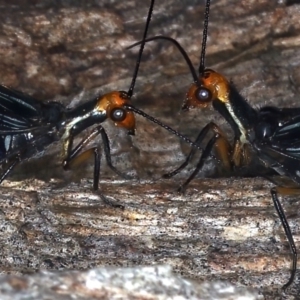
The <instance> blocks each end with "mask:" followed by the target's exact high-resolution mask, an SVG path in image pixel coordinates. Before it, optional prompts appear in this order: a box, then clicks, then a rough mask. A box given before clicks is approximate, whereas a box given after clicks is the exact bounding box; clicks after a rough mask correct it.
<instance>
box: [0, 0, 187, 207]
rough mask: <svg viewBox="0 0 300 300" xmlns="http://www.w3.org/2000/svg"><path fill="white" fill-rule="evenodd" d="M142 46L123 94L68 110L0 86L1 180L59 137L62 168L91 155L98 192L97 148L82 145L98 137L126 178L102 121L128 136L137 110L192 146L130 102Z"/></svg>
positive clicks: (119, 173) (108, 162)
mask: <svg viewBox="0 0 300 300" xmlns="http://www.w3.org/2000/svg"><path fill="white" fill-rule="evenodd" d="M154 2H155V1H154V0H151V4H150V8H149V12H148V17H147V21H146V25H145V30H144V34H143V40H145V38H146V36H147V31H148V27H149V23H150V20H151V15H152V11H153V6H154ZM143 48H144V43H142V44H141V47H140V51H139V54H138V58H137V62H136V67H135V70H134V74H133V78H132V82H131V85H130V87H129V90H128V92H124V91H112V92H110V93H107V94H105V95H102V96H99V97H96V98H94V99H92V100H90V101H88V102H86V103H83V104H81V105H79V106H77V107H75V108H72V109H68V108H66V107H65V106H63V105H62V104H60V103H58V102H54V101H50V102H47V103H43V102H41V101H39V100H37V99H34V98H32V97H30V96H28V95H25V94H23V93H21V92H19V91H15V90H12V89H10V88H7V87H5V86H0V165H1V167H2V169H3V170H4V172H3V173H2V175H0V183H2V182H3V180H4V179H6V178H7V176H8V175H9V174H10V173H11V172H12V170H13V169H14V168H15V167H16V166H17V165H18V164H19V163H20V162H21V161H23V160H26V159H28V158H31V157H33V156H34V155H36V154H37V153H40V152H41V151H43V150H44V149H45V148H46V147H47V146H49V145H50V144H52V143H53V142H55V141H59V140H62V144H63V147H62V156H63V159H62V166H63V168H64V169H65V170H67V169H70V168H71V167H72V166H74V165H76V164H79V163H80V162H81V161H83V160H85V159H87V158H89V157H91V156H94V174H93V189H94V190H98V187H99V177H100V162H101V148H100V146H95V147H92V148H89V149H87V150H85V149H84V148H85V146H87V145H88V144H89V142H90V141H92V140H93V139H95V137H96V136H98V135H100V136H101V138H102V142H103V150H104V154H105V158H106V161H107V164H108V166H109V167H110V168H111V169H112V170H113V171H114V172H115V173H116V174H118V175H119V176H121V177H123V178H126V179H129V178H130V177H129V176H128V175H126V174H123V173H121V172H120V171H119V170H118V169H117V168H115V167H114V166H113V164H112V160H111V155H110V142H109V139H108V136H107V134H106V132H105V130H104V128H103V126H102V125H101V124H102V123H103V122H104V121H105V120H107V119H110V120H112V121H113V122H114V123H115V125H116V126H119V127H123V128H125V129H127V130H128V134H131V135H133V134H134V132H135V117H134V113H137V114H140V115H141V116H143V117H145V118H147V119H149V120H150V121H152V122H154V123H156V124H158V125H160V126H162V127H163V128H165V129H167V130H168V131H170V132H172V133H174V134H175V135H177V136H178V137H180V138H183V139H184V140H186V141H187V142H188V143H191V144H192V141H190V140H189V139H187V138H185V137H184V136H181V135H180V134H179V133H178V132H176V131H175V130H173V129H172V128H170V127H168V126H166V125H164V124H163V123H161V122H160V121H158V120H157V119H155V118H153V117H151V116H149V115H147V114H146V113H144V112H143V111H141V110H139V109H137V108H135V107H134V106H132V105H131V104H130V99H131V97H132V95H133V90H134V86H135V82H136V78H137V74H138V69H139V65H140V61H141V58H142V53H143ZM93 125H96V126H95V128H93V130H92V131H91V132H90V133H89V134H88V135H87V136H86V137H85V138H84V139H82V140H81V141H80V142H79V143H78V145H76V146H75V147H73V141H74V138H75V137H76V136H77V135H78V134H79V133H81V132H83V131H85V130H86V129H87V128H89V127H91V126H93ZM99 195H100V197H101V198H102V200H103V201H104V202H105V203H107V204H109V205H114V206H118V207H120V205H116V204H113V203H112V202H111V201H110V200H109V199H107V198H106V197H105V196H104V195H103V194H102V193H101V192H99Z"/></svg>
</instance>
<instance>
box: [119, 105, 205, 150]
mask: <svg viewBox="0 0 300 300" xmlns="http://www.w3.org/2000/svg"><path fill="white" fill-rule="evenodd" d="M125 107H126V108H127V109H128V110H131V111H133V112H134V113H136V114H139V115H141V116H142V117H144V118H146V119H148V120H149V121H151V122H153V123H155V124H157V125H159V126H160V127H162V128H164V129H166V130H167V131H169V132H170V133H172V134H174V135H176V136H177V137H179V138H180V139H182V140H183V141H185V142H186V143H188V144H190V145H191V146H193V147H195V148H197V149H198V150H201V151H203V148H202V147H200V146H199V145H198V144H196V143H194V142H193V141H192V140H190V139H189V138H188V137H186V136H184V135H182V134H181V133H179V132H178V131H176V130H175V129H173V128H171V127H169V126H168V125H166V124H164V123H162V122H160V121H159V120H157V119H156V118H154V117H152V116H150V115H148V114H146V113H145V112H144V111H142V110H139V109H138V108H136V107H134V106H132V105H130V104H125Z"/></svg>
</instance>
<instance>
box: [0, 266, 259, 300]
mask: <svg viewBox="0 0 300 300" xmlns="http://www.w3.org/2000/svg"><path fill="white" fill-rule="evenodd" d="M0 282H1V291H0V296H1V299H2V300H6V299H7V300H8V299H15V300H22V299H29V298H30V299H36V300H38V299H58V300H59V299H82V300H83V299H108V300H113V299H124V300H125V299H128V300H133V299H139V300H155V299H160V300H164V299H166V300H167V299H178V300H180V299H191V300H193V299H195V300H196V299H200V300H210V299H211V300H256V299H257V300H258V299H262V298H261V297H260V296H258V295H257V293H255V292H253V291H251V290H250V289H247V288H245V287H236V286H233V285H231V284H228V283H225V282H220V281H219V282H212V283H203V284H199V285H197V284H194V283H192V282H190V281H188V280H184V279H182V278H181V277H179V276H176V275H174V274H172V272H171V270H170V267H167V266H157V267H137V268H123V269H120V268H117V269H116V268H100V269H93V270H90V271H87V272H78V271H77V272H75V271H73V272H70V271H69V272H66V271H65V272H59V273H58V272H55V273H54V272H49V271H44V272H41V273H38V274H36V275H32V276H27V277H24V276H7V277H5V278H1V277H0ZM33 286H34V288H33Z"/></svg>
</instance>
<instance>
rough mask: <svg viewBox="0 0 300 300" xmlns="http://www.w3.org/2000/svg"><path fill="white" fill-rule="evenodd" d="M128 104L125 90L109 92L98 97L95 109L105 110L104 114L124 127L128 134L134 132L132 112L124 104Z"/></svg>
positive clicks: (117, 124)
mask: <svg viewBox="0 0 300 300" xmlns="http://www.w3.org/2000/svg"><path fill="white" fill-rule="evenodd" d="M126 104H130V103H129V98H128V96H127V93H126V92H117V91H114V92H110V93H107V94H105V95H104V96H102V97H101V98H99V99H98V102H97V104H96V107H95V108H96V109H97V110H99V111H106V115H107V117H108V118H110V119H111V120H112V121H113V122H114V123H115V125H116V126H118V127H124V128H126V129H127V130H128V134H131V135H134V133H135V117H134V114H133V112H131V111H128V110H127V109H126V108H125V107H124V105H126Z"/></svg>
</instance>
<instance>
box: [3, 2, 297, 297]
mask: <svg viewBox="0 0 300 300" xmlns="http://www.w3.org/2000/svg"><path fill="white" fill-rule="evenodd" d="M198 2H199V1H198ZM290 3H291V1H290V2H289V4H290ZM203 8H204V5H203V3H202V1H201V3H197V1H179V0H178V1H175V0H170V1H167V0H166V1H163V2H160V3H157V5H156V9H155V12H154V16H153V21H152V23H151V33H150V35H155V34H160V33H162V34H166V35H171V36H173V37H175V38H177V39H178V40H179V41H180V43H182V45H183V46H184V47H185V48H186V50H187V52H188V53H189V54H190V57H191V59H192V61H193V62H194V63H195V65H197V64H198V61H199V53H200V46H201V32H202V15H203ZM0 9H1V16H0V18H1V26H0V52H1V53H0V57H1V59H0V75H1V83H2V84H5V85H9V86H12V87H14V88H16V89H19V90H22V91H24V92H27V93H30V94H31V95H34V96H35V97H38V98H40V99H42V100H46V99H56V100H59V101H62V102H63V103H64V104H66V105H67V104H70V105H76V104H77V103H79V102H81V101H86V100H87V99H89V98H90V97H92V96H93V95H95V94H97V93H103V92H105V91H109V90H111V89H117V90H127V89H128V86H129V83H130V80H131V76H132V73H133V67H134V65H135V57H136V50H130V51H126V50H124V48H125V47H126V46H127V45H130V44H131V43H132V42H134V41H136V40H139V39H140V36H141V34H142V30H143V23H144V21H145V18H144V17H145V15H146V12H147V7H146V5H145V6H144V5H141V3H140V2H139V4H136V2H135V1H125V2H124V1H109V0H107V1H90V2H88V3H87V2H86V1H56V2H55V5H54V4H53V1H43V2H42V3H40V2H38V1H37V2H35V1H26V0H23V1H10V2H9V3H6V1H0ZM299 20H300V6H299V5H297V4H295V5H291V6H286V5H285V3H283V1H281V2H280V1H278V2H276V1H270V0H265V1H263V0H262V1H237V0H236V1H229V0H228V1H213V4H212V14H211V23H210V29H209V40H208V48H207V66H209V67H211V68H214V69H216V70H218V71H220V72H222V73H224V74H225V75H227V76H228V77H229V78H231V79H232V80H233V81H234V83H235V84H236V86H237V87H238V89H239V90H241V92H242V94H243V95H244V96H245V97H246V98H247V99H249V101H250V102H251V104H253V105H265V104H275V105H278V106H290V107H293V106H297V105H298V98H299V95H298V94H299V86H300V77H299V74H300V69H299V68H300V67H299V65H300V51H299V32H300V30H299V29H300V28H299V27H300V21H299ZM190 81H191V76H190V74H188V69H187V67H186V64H185V63H184V61H183V60H182V58H181V56H180V55H179V54H178V51H177V50H176V49H175V48H174V46H172V45H169V44H168V43H167V42H163V43H151V44H150V43H149V45H147V46H146V51H145V62H143V63H142V65H141V72H140V76H139V78H138V80H137V86H136V97H135V98H134V99H133V103H134V105H136V106H137V107H139V108H142V109H144V110H145V111H147V112H148V113H150V114H152V115H154V116H157V117H159V118H160V119H162V120H164V121H165V122H166V123H167V124H170V125H172V126H174V127H175V128H177V129H179V130H180V131H181V132H184V133H186V134H188V135H189V136H190V137H192V138H194V137H195V135H196V133H197V132H198V131H199V128H202V127H203V126H204V125H205V124H206V123H207V122H208V121H211V120H214V121H216V122H218V124H221V125H222V127H224V129H225V130H226V128H227V129H228V126H227V125H226V124H225V123H224V121H222V120H221V119H220V117H219V116H218V115H217V114H216V113H214V112H213V111H211V110H206V111H203V112H200V111H191V112H189V113H180V114H179V111H180V106H181V103H182V99H183V98H184V95H185V92H186V89H187V87H188V85H189V82H190ZM82 90H84V92H82ZM108 127H109V128H108V130H109V133H110V138H111V141H112V149H113V154H114V163H115V165H116V166H117V167H118V168H119V169H121V170H123V171H127V172H132V173H133V174H134V175H136V176H137V175H138V176H139V177H140V178H142V179H147V180H149V181H142V182H137V181H129V182H125V181H122V180H119V181H113V180H112V178H115V177H113V176H114V175H113V174H112V173H111V172H110V171H109V170H107V169H106V168H105V166H103V170H102V171H103V172H102V174H103V177H105V178H106V180H104V181H103V182H102V183H101V187H102V189H103V191H104V193H105V194H106V195H110V196H112V197H114V198H118V199H119V200H120V202H122V203H124V204H125V210H124V211H122V210H118V209H113V208H109V207H105V206H103V204H102V203H101V201H100V198H99V196H97V194H94V193H93V192H91V182H86V181H83V182H81V184H80V185H78V183H76V184H75V183H74V184H72V183H70V182H78V181H79V179H81V178H84V177H87V178H91V176H92V173H91V167H92V164H91V163H89V162H88V163H87V165H86V167H85V168H83V167H82V168H80V170H79V169H78V170H76V171H74V172H67V173H64V174H62V171H61V167H60V161H59V156H58V153H59V152H60V145H59V144H57V145H53V147H51V148H50V149H48V152H47V153H45V156H44V158H40V159H37V158H34V159H33V160H31V161H29V162H28V163H26V164H23V167H19V168H18V169H16V172H15V174H17V176H18V179H24V178H27V179H28V178H29V181H25V182H23V181H21V182H14V181H13V182H11V183H10V182H6V184H5V186H6V187H3V188H1V193H2V194H1V203H0V205H1V216H0V217H1V224H0V226H1V235H0V238H1V240H2V245H3V247H2V249H1V270H2V272H3V273H11V272H13V273H31V272H35V271H37V270H39V269H51V270H52V269H60V270H62V269H87V268H92V267H94V266H103V265H116V266H132V265H141V264H142V265H145V264H153V263H168V264H170V265H172V266H173V268H174V271H175V272H177V273H179V274H181V275H182V276H184V277H188V278H193V279H197V280H198V279H201V280H204V279H205V280H211V279H224V280H228V281H231V282H232V283H238V284H245V285H247V286H252V287H255V288H259V289H260V290H261V292H262V293H263V294H264V295H265V297H266V299H297V296H296V295H298V293H299V291H298V290H297V288H298V286H299V280H298V279H297V281H296V283H295V284H294V285H293V286H292V288H291V289H289V290H288V291H287V292H286V295H284V294H282V291H281V290H280V287H281V286H282V284H283V283H285V282H286V280H287V278H288V274H289V273H288V272H289V268H290V256H289V249H288V248H287V243H286V240H285V237H284V235H283V231H282V228H281V226H280V222H279V220H278V218H277V216H276V214H275V213H274V208H273V206H272V203H271V198H270V194H269V188H270V186H271V185H270V184H268V183H267V182H265V181H262V180H261V179H259V178H258V179H239V178H237V179H214V180H203V179H199V180H198V181H194V182H192V184H191V186H190V188H189V189H188V191H187V193H186V195H184V196H179V195H177V194H176V192H175V190H176V186H178V181H175V180H174V181H172V180H171V181H161V180H160V181H156V182H155V181H154V179H155V180H157V179H159V178H160V177H161V174H163V173H165V172H166V171H167V170H172V169H174V168H175V166H178V165H179V164H180V162H182V161H183V159H184V154H183V153H185V151H186V146H185V145H181V144H180V143H179V141H178V140H177V139H176V138H175V137H173V136H171V135H169V134H168V133H167V132H164V131H163V130H162V129H160V128H157V127H156V126H155V125H152V124H150V123H149V122H147V121H145V120H143V119H141V118H138V123H137V133H136V136H135V137H133V138H130V137H128V136H126V135H125V134H124V133H123V132H120V131H119V130H116V129H115V128H113V127H112V126H110V124H108ZM229 132H230V131H229ZM49 161H50V162H51V164H49ZM214 165H215V164H213V163H211V164H209V163H208V164H207V166H206V168H205V170H204V173H203V174H202V175H207V174H211V173H212V171H211V167H212V166H214ZM189 169H191V167H190V168H189ZM255 171H257V169H255ZM187 174H189V172H188V171H186V172H183V174H182V178H180V179H178V180H180V182H182V181H184V178H186V177H185V176H187ZM34 177H35V178H38V179H40V180H43V181H38V180H36V181H33V180H32V179H31V178H34ZM15 178H16V177H15ZM51 178H54V179H55V180H53V181H51V182H49V180H50V179H51ZM44 182H46V183H44ZM285 198H286V199H285V201H284V202H283V205H284V208H285V210H286V211H287V216H288V219H289V222H290V225H291V229H292V231H293V233H294V236H295V241H296V244H297V246H298V248H299V213H298V211H299V209H298V207H299V205H298V199H297V198H295V199H291V198H289V197H285Z"/></svg>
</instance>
